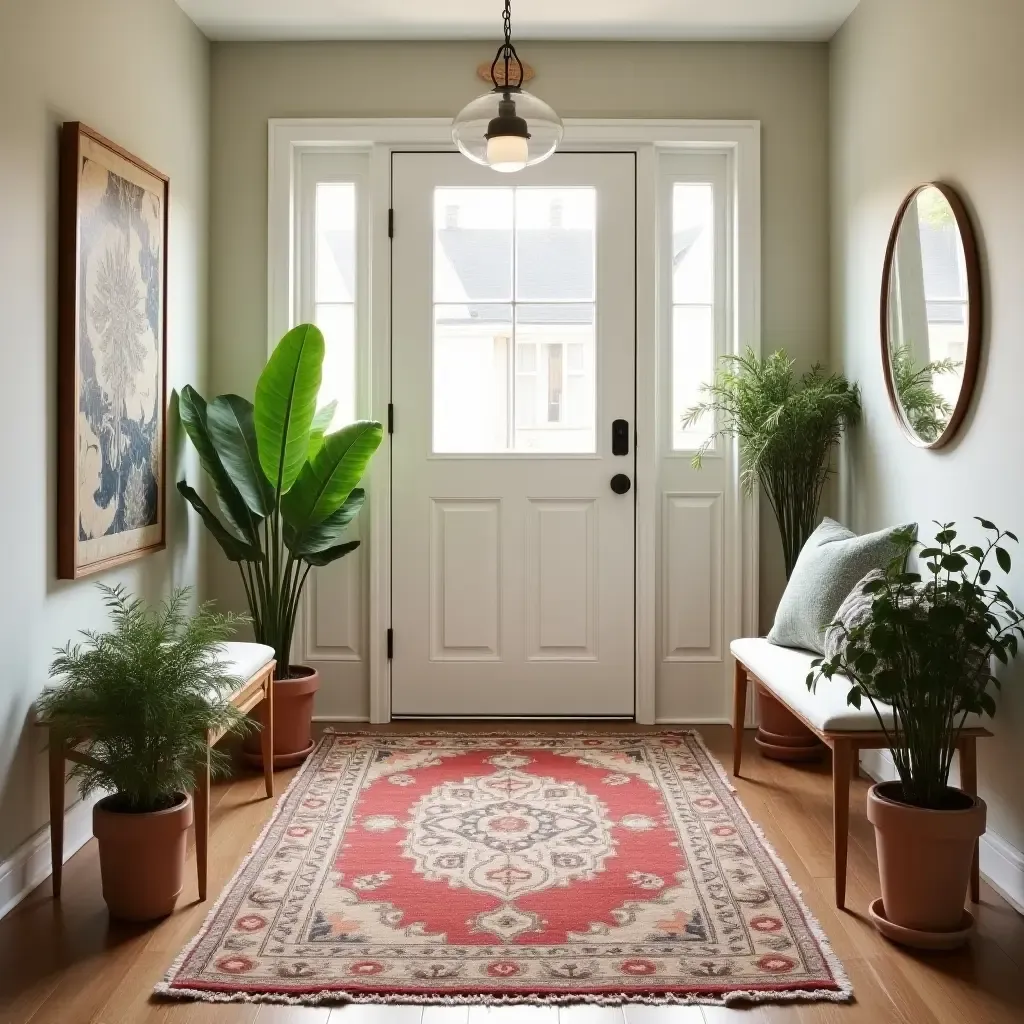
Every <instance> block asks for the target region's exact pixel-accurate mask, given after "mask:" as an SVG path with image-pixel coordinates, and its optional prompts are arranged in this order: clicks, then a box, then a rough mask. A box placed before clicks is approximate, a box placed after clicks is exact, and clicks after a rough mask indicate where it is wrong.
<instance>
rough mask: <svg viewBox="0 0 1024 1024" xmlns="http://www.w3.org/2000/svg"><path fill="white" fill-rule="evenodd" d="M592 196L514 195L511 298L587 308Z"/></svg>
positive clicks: (562, 191)
mask: <svg viewBox="0 0 1024 1024" xmlns="http://www.w3.org/2000/svg"><path fill="white" fill-rule="evenodd" d="M596 206H597V193H596V192H595V190H594V189H592V188H520V189H516V206H515V213H516V298H517V299H518V300H519V301H520V302H593V301H594V236H595V234H596V225H597V221H596Z"/></svg>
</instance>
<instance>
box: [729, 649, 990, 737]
mask: <svg viewBox="0 0 1024 1024" xmlns="http://www.w3.org/2000/svg"><path fill="white" fill-rule="evenodd" d="M729 649H730V650H731V651H732V655H733V657H734V658H736V660H737V661H741V662H743V664H744V665H746V666H747V668H748V669H750V671H751V672H753V673H754V675H755V676H757V678H758V679H759V680H760V681H761V682H762V683H764V685H765V686H766V687H767V688H768V689H769V690H771V691H772V693H774V694H775V695H776V696H777V697H778V698H779V700H780V701H782V703H783V704H785V705H786V707H788V708H789V709H790V710H792V711H795V712H796V713H797V714H798V715H800V717H801V718H803V720H804V721H805V722H809V723H810V724H811V725H813V726H814V728H815V729H820V730H821V731H822V732H858V731H859V732H873V731H874V732H877V731H878V717H877V716H876V715H875V711H874V708H872V707H871V705H870V703H868V701H867V700H865V701H864V704H863V706H862V707H861V709H860V711H858V710H857V709H856V708H855V707H852V706H851V705H849V704H847V703H846V695H847V694H848V693H849V692H850V681H849V679H847V678H846V676H833V677H832V678H831V679H819V680H818V687H817V689H816V690H815V691H814V692H813V693H812V692H811V691H810V690H808V689H807V673H808V672H810V671H811V662H812V661H814V659H815V658H820V657H821V655H820V654H815V653H814V652H813V651H805V650H803V649H802V648H798V647H780V646H779V645H778V644H773V643H769V642H768V641H767V640H766V639H764V637H756V638H755V637H748V638H746V639H743V640H733V642H732V643H731V644H730V645H729ZM878 710H879V711H881V712H882V721H883V722H884V723H885V727H886V729H888V728H890V727H891V726H892V724H893V717H892V708H891V707H889V705H888V704H879V705H878ZM984 724H985V723H984V722H983V721H982V719H981V716H980V715H968V716H967V718H966V720H965V721H964V728H965V729H978V728H981V727H982V726H983V725H984Z"/></svg>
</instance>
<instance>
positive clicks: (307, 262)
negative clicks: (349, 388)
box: [289, 152, 371, 419]
mask: <svg viewBox="0 0 1024 1024" xmlns="http://www.w3.org/2000/svg"><path fill="white" fill-rule="evenodd" d="M369 175H370V161H369V154H368V153H328V152H305V153H301V154H300V155H299V157H298V160H297V161H296V168H295V188H294V203H295V207H294V234H293V237H292V251H293V253H294V257H293V259H292V267H293V280H292V282H291V289H292V290H291V301H290V308H291V317H290V323H289V326H294V325H295V324H300V323H315V322H316V307H317V295H316V255H317V254H316V248H317V246H316V203H317V188H318V187H319V186H320V185H349V184H350V185H353V186H354V187H355V278H354V289H353V303H352V304H353V307H354V327H355V333H354V338H353V343H354V344H353V356H354V366H353V381H354V383H355V394H354V396H353V409H354V413H355V418H356V419H367V418H370V417H371V400H370V373H369V370H370V366H369V354H370V187H369ZM325 304H326V303H325ZM320 404H323V403H320Z"/></svg>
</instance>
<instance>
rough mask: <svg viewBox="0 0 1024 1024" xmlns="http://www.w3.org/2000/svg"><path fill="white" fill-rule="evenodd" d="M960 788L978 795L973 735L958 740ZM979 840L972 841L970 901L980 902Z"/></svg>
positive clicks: (976, 761)
mask: <svg viewBox="0 0 1024 1024" xmlns="http://www.w3.org/2000/svg"><path fill="white" fill-rule="evenodd" d="M959 749H960V788H961V789H962V790H963V791H964V792H965V793H967V794H968V795H970V796H977V795H978V742H977V740H976V739H975V738H974V737H973V736H968V737H965V738H964V739H962V740H960V745H959ZM979 845H980V844H979V842H978V841H977V840H975V843H974V862H973V863H972V864H971V902H972V903H980V902H981V864H980V861H979V859H978V850H979Z"/></svg>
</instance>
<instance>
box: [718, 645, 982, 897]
mask: <svg viewBox="0 0 1024 1024" xmlns="http://www.w3.org/2000/svg"><path fill="white" fill-rule="evenodd" d="M730 650H731V651H732V656H733V658H734V659H735V661H736V674H735V680H734V683H733V714H732V726H733V762H732V773H733V775H734V776H736V777H739V774H740V762H741V760H742V758H743V723H744V720H745V716H746V710H747V684H748V682H749V683H753V684H754V686H756V687H759V688H760V689H762V690H764V691H766V692H767V693H768V694H770V695H771V696H772V697H774V698H775V699H776V700H777V701H779V702H780V703H781V704H783V705H784V706H785V707H786V709H787V710H789V711H790V712H792V714H794V715H795V716H796V717H797V718H798V719H800V721H801V722H803V723H804V725H806V726H807V728H808V729H810V730H811V732H813V733H814V734H815V735H816V736H817V737H818V739H820V740H821V741H822V742H823V743H825V744H826V745H827V746H829V747H831V749H832V844H833V851H834V862H835V876H836V906H837V907H839V908H840V909H842V908H843V907H844V906H845V905H846V854H847V848H848V845H849V831H850V782H851V781H852V779H853V777H854V776H855V775H856V774H857V771H858V764H859V760H860V752H861V751H862V750H880V749H887V748H888V746H889V743H888V741H887V740H886V738H885V733H884V732H883V731H882V730H881V729H880V728H879V724H878V719H877V717H876V716H875V712H874V710H873V709H872V708H871V706H870V705H866V706H865V707H864V708H862V709H860V710H858V709H857V708H854V707H851V706H850V705H849V704H847V703H846V695H847V693H848V692H849V684H848V680H846V679H845V678H836V679H831V680H829V679H822V680H821V681H820V682H819V683H818V687H817V690H816V691H815V692H813V693H812V692H811V691H810V690H808V689H807V674H808V672H810V671H811V662H813V661H814V659H815V658H817V657H819V655H817V654H814V653H812V652H811V651H804V650H798V649H796V648H792V647H780V646H778V645H776V644H771V643H769V642H768V641H767V640H765V639H763V638H760V637H759V638H749V639H743V640H734V641H733V642H732V644H731V645H730ZM886 712H888V714H887V716H886V717H887V718H888V721H887V722H886V727H888V726H889V724H890V723H891V722H892V711H891V709H888V708H887V707H886V708H885V710H883V715H886ZM968 725H969V728H965V729H964V730H963V731H962V732H961V734H960V743H959V754H960V788H961V789H962V790H963V791H964V792H965V793H970V794H971V795H972V796H973V795H976V794H977V792H978V762H977V740H978V738H979V737H984V736H991V735H992V733H990V732H989V731H988V730H987V729H984V728H981V726H980V725H979V724H978V720H977V719H976V718H973V717H972V719H969V720H968ZM980 887H981V882H980V873H979V868H978V844H977V843H976V844H975V847H974V866H973V868H972V871H971V886H970V889H971V900H972V901H973V902H974V903H977V902H978V900H979V898H980V895H981V893H980Z"/></svg>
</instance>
